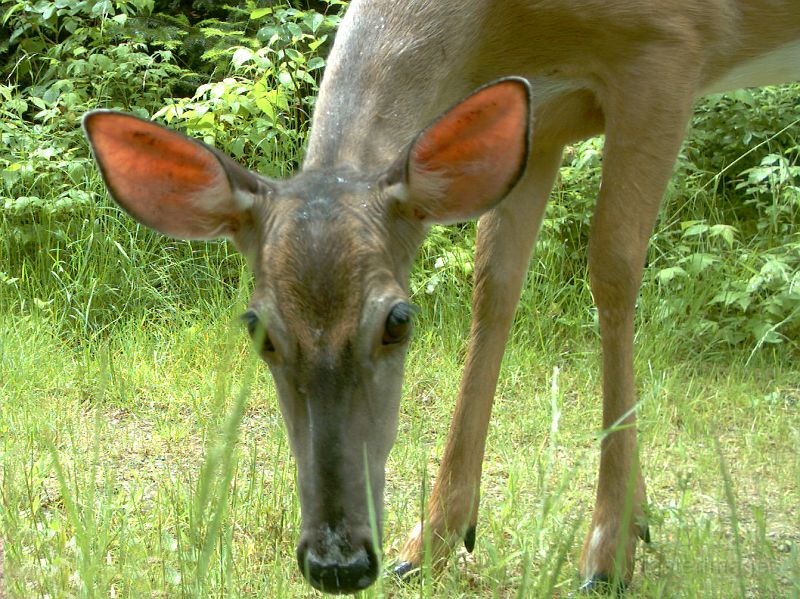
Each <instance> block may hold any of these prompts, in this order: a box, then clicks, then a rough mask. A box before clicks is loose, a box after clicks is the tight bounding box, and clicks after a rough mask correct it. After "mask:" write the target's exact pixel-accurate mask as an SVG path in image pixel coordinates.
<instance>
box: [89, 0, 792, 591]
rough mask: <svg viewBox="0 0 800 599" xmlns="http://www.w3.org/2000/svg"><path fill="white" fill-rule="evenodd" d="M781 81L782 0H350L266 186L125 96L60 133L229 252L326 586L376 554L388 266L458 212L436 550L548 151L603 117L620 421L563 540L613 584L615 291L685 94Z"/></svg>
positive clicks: (460, 478) (608, 301)
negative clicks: (587, 505) (308, 127)
mask: <svg viewBox="0 0 800 599" xmlns="http://www.w3.org/2000/svg"><path fill="white" fill-rule="evenodd" d="M512 75H513V76H519V77H524V78H525V80H527V81H529V82H530V87H529V85H528V83H526V82H525V81H524V80H522V79H517V78H513V77H509V76H512ZM798 76H800V2H798V1H797V0H668V1H667V0H665V1H662V2H652V1H645V0H624V1H623V0H536V1H534V0H503V1H499V0H498V1H488V0H463V1H461V2H432V1H430V0H403V1H398V0H394V1H390V0H354V1H353V2H352V4H351V5H350V8H349V10H348V12H347V15H346V17H345V19H344V20H343V22H342V25H341V28H340V30H339V33H338V36H337V39H336V43H335V44H334V48H333V50H332V52H331V55H330V58H329V61H328V67H327V71H326V73H325V77H324V80H323V83H322V88H321V90H320V96H319V100H318V103H317V109H316V113H315V115H314V120H313V123H312V133H311V138H310V141H309V145H308V153H307V156H306V159H305V163H304V165H303V168H302V171H301V172H300V173H299V174H297V175H296V176H295V177H294V178H292V179H291V180H289V181H285V182H278V181H270V180H267V179H265V178H263V177H261V176H259V175H257V174H255V173H252V172H249V171H247V170H245V169H244V168H242V167H239V166H237V165H236V164H234V163H233V162H232V161H231V160H230V159H229V158H227V157H225V156H224V155H223V154H222V153H220V152H219V151H217V150H214V149H211V148H208V147H206V146H204V145H202V144H200V143H199V142H196V141H193V140H190V139H188V138H185V137H183V136H181V135H179V134H177V133H173V132H170V131H169V130H167V129H164V128H162V127H160V126H158V125H155V124H152V123H150V122H147V121H142V120H139V119H137V118H135V117H132V116H127V115H123V114H119V113H113V112H103V111H99V112H93V113H90V114H88V115H87V116H86V117H85V119H84V128H85V131H86V134H87V136H88V138H89V140H90V142H91V145H92V148H93V151H94V155H95V157H96V159H97V163H98V165H99V167H100V170H101V171H102V174H103V177H104V180H105V182H106V184H107V186H108V188H109V190H110V192H111V194H112V196H113V197H114V198H115V199H116V200H117V202H119V203H120V204H121V205H122V206H123V207H124V208H125V209H126V210H127V211H128V212H130V213H131V214H132V215H133V216H134V217H135V218H136V219H138V220H139V221H141V222H142V223H144V224H146V225H148V226H150V227H153V228H155V229H157V230H159V231H161V232H163V233H165V234H167V235H171V236H174V237H180V238H191V239H208V238H213V237H220V236H222V237H227V238H229V239H231V240H232V241H233V243H235V244H236V246H237V247H238V248H239V249H240V250H241V251H242V252H243V253H244V254H245V255H246V256H247V259H248V260H249V263H250V266H251V267H252V270H253V273H254V275H255V291H254V293H253V297H252V299H251V301H250V308H249V310H248V312H247V313H246V315H245V319H246V321H247V323H248V326H249V328H250V330H251V332H252V334H253V336H254V338H255V339H257V340H258V345H259V349H260V351H261V353H262V355H263V357H264V359H265V360H266V362H267V364H268V365H269V367H270V369H271V371H272V374H273V376H274V378H275V381H276V385H277V389H278V396H279V402H280V406H281V410H282V412H283V415H284V418H285V421H286V426H287V429H288V433H289V438H290V442H291V446H292V451H293V453H294V457H295V459H296V460H297V467H298V484H299V491H300V500H301V508H302V517H303V526H302V533H301V539H300V542H299V545H298V549H297V559H298V562H299V566H300V569H301V570H302V571H303V574H304V575H305V576H306V578H307V579H308V580H309V581H310V582H311V584H312V585H314V586H315V587H316V588H319V589H322V590H325V591H328V592H351V591H355V590H357V589H361V588H364V587H366V586H368V585H369V584H371V583H372V582H373V581H374V579H375V577H376V576H377V574H378V567H377V559H376V547H374V546H373V541H372V539H373V535H372V534H371V532H370V529H369V518H368V514H369V509H368V499H367V495H368V494H369V496H370V500H371V501H372V502H374V505H375V508H376V512H377V520H378V526H379V527H380V522H381V511H382V507H381V506H382V503H383V502H382V499H383V498H382V494H383V482H384V467H385V462H386V458H387V454H388V452H389V449H390V447H391V446H392V443H393V440H394V436H395V434H396V430H397V415H398V403H399V400H400V388H401V380H402V373H403V362H404V358H405V352H406V343H407V340H408V337H409V333H410V328H411V325H410V322H411V315H412V309H411V307H410V305H409V303H408V302H409V300H408V276H409V269H410V266H411V262H412V259H413V256H414V253H415V251H416V248H417V246H418V245H419V244H420V242H421V241H422V239H423V236H424V234H425V231H426V228H427V227H428V226H429V225H430V224H432V223H450V222H456V221H461V220H464V219H469V218H473V217H477V216H479V215H481V214H482V215H483V216H481V222H480V227H479V230H478V242H477V256H476V268H475V292H474V297H473V321H472V329H471V334H470V341H469V350H468V355H467V360H466V366H465V370H464V375H463V378H462V382H461V390H460V393H459V396H458V399H457V403H456V407H455V414H454V418H453V422H452V425H451V429H450V433H449V437H448V441H447V446H446V449H445V453H444V456H443V459H442V462H441V468H440V471H439V474H438V477H437V481H436V485H435V488H434V489H433V493H432V496H431V499H430V503H429V505H428V510H427V519H426V522H425V527H426V529H427V531H429V532H430V539H431V550H432V551H433V552H434V553H435V555H436V556H444V555H446V554H447V553H448V552H449V551H450V550H451V549H452V548H453V547H454V546H455V545H456V543H457V542H458V541H459V540H461V539H463V540H465V542H466V545H467V548H468V549H470V550H471V549H472V546H473V544H474V540H475V523H476V520H477V517H478V498H479V486H480V476H481V462H482V459H483V452H484V444H485V439H486V433H487V429H488V426H489V416H490V412H491V407H492V400H493V395H494V391H495V384H496V381H497V377H498V371H499V368H500V362H501V358H502V355H503V349H504V345H505V342H506V336H507V333H508V330H509V326H510V324H511V320H512V317H513V315H514V311H515V307H516V303H517V300H518V298H519V294H520V290H521V286H522V281H523V278H524V274H525V271H526V268H527V265H528V260H529V255H530V252H531V249H532V247H533V244H534V240H535V238H536V234H537V230H538V229H539V224H540V222H541V219H542V213H543V212H544V208H545V204H546V203H547V197H548V194H549V192H550V188H551V186H552V185H553V181H554V179H555V177H556V174H557V172H558V168H559V164H560V161H561V153H562V149H563V147H564V145H565V144H567V143H569V142H572V141H575V140H578V139H581V138H585V137H587V136H590V135H595V134H598V133H605V136H606V141H605V150H604V158H603V184H602V188H601V189H600V192H599V195H598V198H597V208H596V211H595V214H594V219H593V223H592V230H591V236H590V242H589V265H590V269H591V284H592V291H593V294H594V299H595V302H596V303H597V307H598V312H599V318H600V332H601V335H602V351H603V427H604V428H606V429H608V428H609V427H612V426H614V425H621V424H622V425H627V426H622V427H619V428H618V429H615V432H612V433H611V434H608V435H607V436H605V438H604V440H603V442H602V449H601V459H600V473H599V479H598V483H597V502H596V507H595V510H594V515H593V518H592V521H591V525H590V528H589V531H588V534H587V537H586V543H585V544H584V548H583V556H582V570H583V571H582V575H583V577H584V579H585V581H586V584H585V585H584V586H585V587H586V588H596V587H598V586H600V585H601V584H606V583H608V582H611V581H613V583H614V584H615V585H616V584H622V583H624V582H625V581H626V580H628V578H629V577H630V574H631V570H632V565H633V558H634V549H635V546H636V542H637V539H638V538H646V537H647V526H646V521H645V518H644V516H645V513H644V507H645V485H644V481H643V479H642V475H641V472H640V469H639V465H638V458H637V443H636V429H635V427H634V426H633V424H634V418H635V414H634V412H635V409H634V407H635V391H634V375H633V360H632V345H633V321H634V319H633V313H634V302H635V299H636V295H637V292H638V288H639V282H640V277H641V271H642V268H643V264H644V259H645V251H646V247H647V243H648V238H649V236H650V234H651V230H652V228H653V223H654V221H655V219H656V213H657V212H658V207H659V203H660V201H661V196H662V194H663V192H664V188H665V186H666V184H667V180H668V178H669V176H670V174H671V172H672V168H673V162H674V161H675V158H676V155H677V153H678V149H679V146H680V143H681V140H682V138H683V135H684V129H685V127H686V124H687V120H688V118H689V116H690V113H691V109H692V103H693V102H694V100H695V98H696V97H697V96H698V95H700V94H703V93H705V92H710V91H722V90H725V89H731V88H736V87H741V86H748V85H762V84H768V83H779V82H782V81H787V80H792V79H794V78H797V77H798ZM502 77H505V79H500V80H499V81H495V82H494V83H491V84H488V85H486V82H489V81H493V80H497V79H498V78H502ZM480 86H484V87H480ZM476 88H479V89H478V91H477V92H474V93H472V95H467V94H469V93H470V92H471V91H472V90H474V89H476ZM465 96H466V99H465V100H463V101H462V102H460V103H458V104H455V106H454V107H453V108H450V109H449V110H447V111H445V112H444V113H442V111H443V110H444V109H446V108H447V107H448V106H452V105H453V104H454V102H455V101H456V100H458V99H460V98H463V97H465ZM529 96H530V97H532V101H533V103H532V106H533V108H532V114H531V113H530V108H529V107H530V106H531V104H530V101H529ZM437 115H441V116H438V117H437ZM429 123H433V124H430V125H429ZM531 124H532V133H530V132H529V127H531ZM529 141H530V148H529ZM523 172H524V174H522V173H523ZM512 188H513V189H512ZM503 198H505V199H503ZM501 200H502V202H501ZM367 473H368V479H367ZM367 480H368V481H369V483H367ZM367 484H369V490H368V491H366V490H365V489H366V487H367ZM421 531H422V527H421V526H420V525H418V526H416V527H415V528H414V529H413V531H412V533H411V534H410V536H409V537H408V540H407V541H406V544H405V546H404V548H403V550H402V555H401V564H400V566H399V567H398V568H397V572H398V573H399V574H401V575H402V574H406V573H408V572H409V571H411V570H412V569H413V568H415V567H416V566H418V565H419V563H420V561H421V558H422V556H421V554H422V551H423V538H422V532H421ZM379 534H380V533H378V538H380V537H379Z"/></svg>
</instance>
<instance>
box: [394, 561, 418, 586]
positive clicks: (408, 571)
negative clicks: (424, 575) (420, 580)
mask: <svg viewBox="0 0 800 599" xmlns="http://www.w3.org/2000/svg"><path fill="white" fill-rule="evenodd" d="M392 573H393V574H394V575H395V576H397V578H398V580H400V582H411V581H412V580H414V579H416V578H417V576H419V566H415V565H414V564H412V563H411V562H400V563H399V564H398V565H397V566H395V567H394V570H392Z"/></svg>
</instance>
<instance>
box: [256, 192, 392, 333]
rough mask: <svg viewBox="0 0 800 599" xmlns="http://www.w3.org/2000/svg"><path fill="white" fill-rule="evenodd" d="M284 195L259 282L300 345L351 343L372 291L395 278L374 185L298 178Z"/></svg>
mask: <svg viewBox="0 0 800 599" xmlns="http://www.w3.org/2000/svg"><path fill="white" fill-rule="evenodd" d="M298 178H299V177H298ZM280 195H281V196H282V197H280V198H278V199H277V201H276V202H275V204H276V205H279V206H280V210H279V213H278V214H273V215H272V218H271V219H270V221H269V223H268V225H266V226H267V228H268V230H267V231H265V235H264V236H263V242H262V248H261V252H260V255H261V259H260V264H259V268H258V271H259V277H258V278H259V279H260V280H259V286H263V287H264V288H266V289H268V290H269V296H270V298H271V302H270V303H271V304H272V306H271V312H273V314H275V313H276V315H277V316H278V317H279V318H280V320H281V322H282V323H283V325H284V327H285V329H286V330H287V331H288V332H289V333H291V335H292V336H293V337H294V338H296V339H297V341H298V342H299V343H300V344H301V345H308V346H309V347H310V346H315V345H319V344H320V343H324V344H326V345H331V344H333V345H338V344H342V343H345V342H346V340H347V339H349V338H352V337H353V336H354V335H355V334H356V333H357V330H358V327H359V324H360V322H361V320H362V313H363V311H364V309H365V307H367V308H368V307H369V306H372V305H374V302H370V301H368V299H369V295H370V293H376V292H380V290H376V289H375V288H376V287H380V284H379V283H380V282H382V281H384V282H387V283H389V281H390V279H391V277H390V276H388V271H389V269H388V264H387V263H388V262H390V257H388V256H387V249H386V243H385V239H386V235H385V233H384V230H385V223H384V222H383V221H384V216H383V214H382V212H383V211H382V210H381V209H380V206H379V202H378V201H377V198H376V197H375V194H374V193H373V190H372V188H371V186H370V185H368V184H364V183H349V182H348V181H346V180H345V179H344V178H343V177H331V176H329V177H326V178H325V179H324V180H320V178H319V177H308V178H307V179H306V180H305V181H304V180H301V181H299V182H297V181H292V182H290V183H289V185H287V187H286V189H283V190H281V193H280ZM382 272H383V273H384V276H380V274H379V273H382Z"/></svg>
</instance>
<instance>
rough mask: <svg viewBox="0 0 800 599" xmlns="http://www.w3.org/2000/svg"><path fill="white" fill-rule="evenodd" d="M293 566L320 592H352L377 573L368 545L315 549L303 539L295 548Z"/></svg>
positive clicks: (365, 583) (375, 560) (372, 579)
mask: <svg viewBox="0 0 800 599" xmlns="http://www.w3.org/2000/svg"><path fill="white" fill-rule="evenodd" d="M297 565H298V566H299V567H300V572H302V573H303V576H305V578H306V580H308V582H309V583H311V586H313V587H314V588H316V589H319V590H320V591H322V592H324V593H354V592H355V591H360V590H361V589H365V588H367V587H368V586H369V585H371V584H372V583H373V582H375V579H376V578H377V576H378V559H377V557H376V555H375V552H374V551H373V549H372V546H371V544H366V545H364V546H362V547H359V548H357V549H355V550H351V551H346V550H345V549H344V548H343V547H341V546H334V547H331V546H330V545H328V546H326V547H325V548H317V547H312V546H311V545H310V544H308V543H305V542H304V543H301V544H300V546H299V547H298V548H297Z"/></svg>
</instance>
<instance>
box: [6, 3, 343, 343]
mask: <svg viewBox="0 0 800 599" xmlns="http://www.w3.org/2000/svg"><path fill="white" fill-rule="evenodd" d="M259 4H261V5H263V3H256V2H254V1H252V0H239V1H238V2H235V3H234V5H233V6H226V7H225V8H224V10H223V9H221V8H220V5H219V4H216V3H213V2H207V1H206V0H195V1H194V2H186V1H185V0H182V1H180V2H170V1H168V0H161V1H157V2H154V1H153V0H85V1H77V2H75V1H72V0H15V1H13V2H3V3H0V15H2V17H1V18H2V23H3V28H2V32H3V33H2V34H0V64H2V65H4V67H5V71H6V72H7V73H8V74H9V75H8V77H7V79H5V80H4V81H3V82H2V83H1V84H0V102H1V103H0V143H1V144H2V146H3V148H4V149H5V150H6V151H5V152H3V153H2V154H0V176H2V181H0V206H3V211H2V215H1V216H0V219H1V220H0V225H1V226H2V229H3V235H2V239H0V264H2V265H3V267H2V273H0V277H2V278H0V303H2V304H3V305H4V306H9V307H11V306H13V309H14V310H15V311H20V312H22V313H23V314H33V313H43V314H50V315H51V316H53V317H57V318H58V319H59V320H60V322H62V323H63V325H64V326H65V327H67V328H66V329H65V330H68V329H74V328H75V327H77V330H78V331H80V333H81V334H82V335H85V334H87V333H92V332H98V331H102V330H103V329H104V328H105V327H107V326H109V324H111V323H113V322H115V321H116V320H117V319H119V318H120V317H121V315H123V314H126V315H127V316H130V315H131V313H132V312H133V311H135V309H137V308H138V309H143V310H146V311H153V310H154V306H159V307H158V308H156V310H160V311H165V312H166V313H167V314H174V312H175V310H177V309H178V307H179V306H184V307H187V308H189V309H191V307H192V306H198V307H200V306H203V305H204V304H205V303H206V302H205V298H206V297H208V290H209V288H212V287H213V286H214V285H216V287H217V288H219V289H220V291H219V292H218V293H229V294H230V295H235V294H236V293H237V290H238V287H239V284H240V282H239V276H240V274H241V273H242V272H243V264H242V261H241V259H240V258H239V257H238V256H236V255H235V254H233V253H232V252H231V251H230V250H229V249H228V247H227V246H226V245H225V244H224V243H212V244H207V245H202V244H191V243H183V242H181V243H179V242H165V240H164V239H163V238H161V237H160V236H157V235H155V234H153V233H151V232H149V231H146V230H144V229H143V228H141V227H139V226H138V225H135V224H134V223H132V222H131V221H130V219H128V217H127V216H123V215H122V213H121V212H120V210H119V209H118V208H117V207H116V206H115V205H113V203H111V202H108V201H106V200H105V199H104V198H105V197H106V194H105V191H104V189H103V187H102V184H101V182H100V180H99V177H98V175H97V172H96V169H95V167H94V165H93V164H92V160H91V158H90V155H89V150H88V147H87V145H86V143H85V141H84V139H83V136H82V135H81V132H80V127H79V123H80V117H81V116H82V115H83V113H84V112H86V111H87V110H90V109H93V108H98V107H103V108H114V109H121V110H126V111H130V112H134V113H136V114H139V115H140V116H143V117H153V116H155V117H157V118H158V117H164V119H165V120H167V121H171V122H172V124H173V125H177V126H179V127H183V128H185V129H186V130H187V132H188V133H190V134H193V135H198V136H200V137H203V138H204V139H205V140H206V141H207V142H209V143H212V144H214V145H220V146H224V149H225V150H226V151H228V152H230V153H231V154H233V155H234V156H236V157H237V158H239V159H240V160H241V161H242V162H245V163H246V164H248V165H249V166H254V167H256V168H258V169H259V170H262V171H265V172H267V173H268V174H283V173H285V172H287V171H290V170H291V169H292V168H293V166H294V165H296V164H297V161H298V159H299V152H300V148H301V147H302V145H303V144H304V141H305V135H306V132H307V128H308V114H309V112H310V109H311V106H312V104H313V97H314V95H315V93H316V85H317V82H316V78H317V77H318V75H319V73H320V69H321V67H322V65H323V64H324V56H323V54H324V52H325V51H326V48H327V44H328V36H329V34H330V32H331V31H332V30H333V29H334V27H335V26H336V24H337V22H338V16H337V15H338V11H339V10H340V9H341V7H342V6H343V4H344V3H343V2H341V1H339V0H332V1H330V2H325V3H324V6H323V7H324V8H325V9H326V11H327V12H330V15H328V16H326V15H324V14H321V13H318V12H315V11H313V10H300V9H298V8H294V7H292V6H291V5H289V4H288V3H280V2H271V3H270V6H269V7H268V8H263V7H261V6H259ZM315 4H317V5H319V4H320V3H319V2H317V3H315ZM159 10H171V11H172V14H165V13H164V12H158V11H159ZM198 17H199V18H198ZM198 82H202V84H200V85H199V87H198ZM187 88H190V89H189V92H188V94H187V93H186V90H187ZM186 95H188V96H190V98H188V99H187V98H185V97H184V98H181V97H176V96H186ZM199 248H203V251H198V249H199ZM144 262H147V263H149V264H150V265H156V268H155V272H156V273H157V274H155V275H154V274H153V270H150V271H149V272H150V274H149V279H148V278H147V277H146V276H145V275H143V271H142V270H141V269H140V268H139V265H140V264H142V263H144ZM161 264H163V265H164V267H163V268H161V267H160V266H159V265H161ZM246 280H247V279H245V281H246ZM188 281H191V284H187V282H188ZM220 281H222V282H223V283H226V282H227V283H228V284H227V285H223V286H222V287H220V285H219V282H220ZM212 295H213V294H212ZM165 298H170V299H169V302H165V301H164V300H165ZM200 309H202V308H200Z"/></svg>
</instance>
